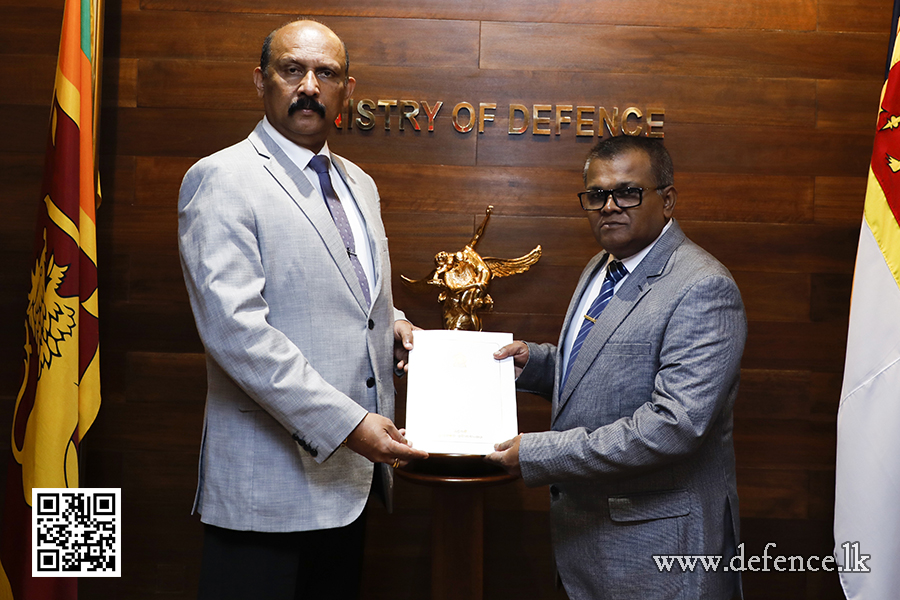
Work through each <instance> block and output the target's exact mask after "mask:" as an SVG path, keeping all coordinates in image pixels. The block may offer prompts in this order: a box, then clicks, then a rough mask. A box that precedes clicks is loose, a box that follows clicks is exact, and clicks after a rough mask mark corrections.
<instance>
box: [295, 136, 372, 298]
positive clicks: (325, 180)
mask: <svg viewBox="0 0 900 600" xmlns="http://www.w3.org/2000/svg"><path fill="white" fill-rule="evenodd" d="M330 162H331V161H330V160H328V157H327V156H323V155H321V154H316V155H315V156H313V157H312V160H310V161H309V166H311V167H312V168H313V170H314V171H315V172H316V173H318V174H319V184H321V186H322V195H323V196H325V204H326V205H327V206H328V211H329V212H330V213H331V218H332V219H334V224H335V226H336V227H337V230H338V233H340V234H341V239H342V240H343V241H344V247H345V248H346V249H347V256H348V257H350V264H351V265H353V270H354V271H355V272H356V278H357V279H359V285H360V286H362V292H363V295H364V296H365V297H366V305H367V306H370V305H371V304H372V298H371V295H370V293H369V280H368V279H366V272H365V271H363V267H362V263H361V262H359V257H357V256H356V245H355V244H354V243H353V232H352V231H350V222H349V221H348V220H347V213H345V212H344V207H343V206H342V205H341V201H340V199H339V198H338V196H337V193H335V191H334V187H333V186H332V185H331V176H330V175H329V174H328V163H330Z"/></svg>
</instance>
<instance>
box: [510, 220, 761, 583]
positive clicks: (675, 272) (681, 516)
mask: <svg viewBox="0 0 900 600" xmlns="http://www.w3.org/2000/svg"><path fill="white" fill-rule="evenodd" d="M606 256H607V255H606V253H600V254H598V255H597V256H595V257H594V258H593V259H592V260H591V262H590V263H589V264H588V266H587V268H585V270H584V273H582V276H581V279H580V281H579V282H578V287H577V288H576V291H575V295H574V297H573V298H572V302H571V304H570V305H569V311H568V314H567V315H566V320H565V325H564V327H563V334H562V335H563V336H564V335H565V332H566V331H567V329H568V327H569V326H570V324H571V323H572V321H573V319H576V320H577V316H576V315H573V314H572V313H573V311H574V310H575V307H576V306H577V304H578V300H579V298H580V297H581V294H582V293H583V292H584V290H585V288H586V286H587V285H588V283H589V282H590V281H591V277H592V276H593V274H594V273H595V271H596V270H597V269H598V268H599V267H600V266H602V265H603V264H604V263H605V261H606ZM576 326H580V325H576ZM746 333H747V325H746V317H745V315H744V307H743V303H742V302H741V296H740V292H739V291H738V288H737V286H736V285H735V283H734V280H733V279H732V278H731V275H730V274H729V272H728V270H727V269H725V267H724V266H722V265H721V264H720V263H719V262H718V261H716V259H715V258H713V257H712V256H711V255H710V254H708V253H707V252H705V251H704V250H702V249H701V248H700V247H699V246H697V245H696V244H694V243H693V242H691V241H690V240H688V239H687V238H686V237H685V235H684V233H683V232H682V230H681V228H680V227H679V226H678V223H673V224H672V226H671V227H670V228H669V230H668V231H667V232H666V233H665V234H664V235H663V236H662V237H661V238H660V239H659V241H658V242H657V243H656V245H655V246H654V247H653V248H652V250H651V251H650V252H649V253H648V254H647V256H645V257H644V259H643V260H642V261H641V263H640V264H639V265H638V267H637V268H636V269H635V272H634V273H632V274H631V275H630V276H629V277H628V278H627V279H626V280H625V281H624V282H623V283H622V286H621V287H620V289H619V290H618V291H617V292H616V295H615V296H614V297H613V298H612V300H611V301H610V303H609V304H608V305H607V307H606V309H605V310H604V312H603V313H602V314H601V315H600V317H599V318H598V319H597V323H596V325H594V327H593V329H592V330H591V332H590V334H589V335H588V338H587V340H586V341H585V343H584V345H583V346H582V348H581V350H580V352H579V353H578V356H577V357H576V359H575V362H574V364H573V365H572V367H571V372H570V374H569V378H568V380H567V381H566V387H565V389H563V390H562V391H560V390H559V389H558V382H559V381H560V376H561V372H560V370H561V366H562V360H561V358H560V356H559V352H558V350H557V347H556V346H553V345H550V344H544V345H535V344H529V351H530V353H529V361H528V364H527V365H526V366H525V369H524V371H523V372H522V374H521V376H520V377H519V379H518V381H517V387H518V388H519V389H521V390H525V391H531V392H533V393H538V394H542V395H544V396H546V397H549V398H551V399H552V402H553V406H552V419H553V420H552V431H549V432H543V433H535V434H525V435H524V436H522V440H521V443H520V448H519V460H520V463H521V467H522V476H523V478H524V479H525V482H526V484H528V485H532V486H534V485H546V484H552V485H551V487H550V493H551V522H552V535H553V543H554V553H555V555H556V561H557V568H558V570H559V574H560V577H561V579H562V581H563V584H564V585H565V587H566V591H567V592H568V594H569V597H570V598H571V599H572V600H581V599H588V598H590V599H595V598H629V599H632V598H633V599H635V600H637V599H640V600H648V599H653V598H659V599H660V600H662V599H665V600H674V599H685V600H696V599H698V598H704V599H710V598H715V599H720V598H731V597H732V593H735V590H736V589H738V588H739V586H740V584H739V581H740V580H739V574H735V573H725V572H723V571H722V570H721V567H722V566H724V564H725V561H727V560H728V557H729V555H730V554H733V553H734V551H735V543H736V542H735V540H737V539H739V520H738V498H737V489H736V485H735V461H734V445H733V441H732V407H733V405H734V400H735V397H736V395H737V389H738V379H739V373H740V361H741V354H742V352H743V348H744V341H745V339H746ZM562 339H563V338H562V337H561V338H560V340H561V341H560V345H561V344H562ZM676 554H693V555H700V554H702V555H717V554H720V555H724V556H725V559H723V564H722V565H720V567H719V572H718V573H704V572H703V569H702V568H700V567H699V566H698V567H697V569H696V570H695V571H694V572H693V573H691V572H687V573H682V572H681V570H680V569H679V568H678V566H677V565H676V566H675V567H673V568H672V571H671V572H665V573H660V572H659V570H658V569H657V567H656V562H655V561H654V559H653V555H676Z"/></svg>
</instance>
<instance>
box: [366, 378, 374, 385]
mask: <svg viewBox="0 0 900 600" xmlns="http://www.w3.org/2000/svg"><path fill="white" fill-rule="evenodd" d="M366 387H367V388H373V387H375V378H374V377H369V378H368V379H366Z"/></svg>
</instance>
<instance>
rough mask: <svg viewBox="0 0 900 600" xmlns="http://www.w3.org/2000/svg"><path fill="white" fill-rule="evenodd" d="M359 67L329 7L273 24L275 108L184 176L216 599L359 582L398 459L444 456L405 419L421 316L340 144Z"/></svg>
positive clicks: (187, 265) (257, 76)
mask: <svg viewBox="0 0 900 600" xmlns="http://www.w3.org/2000/svg"><path fill="white" fill-rule="evenodd" d="M348 68H349V65H348V57H347V53H346V48H345V46H344V44H343V42H342V41H341V40H340V38H338V37H337V35H335V34H334V32H332V31H331V30H330V29H328V28H327V27H325V26H324V25H322V24H320V23H317V22H312V21H303V20H301V21H295V22H292V23H290V24H288V25H285V26H283V27H281V28H279V29H277V30H275V31H273V32H272V34H270V35H269V37H268V38H267V39H266V41H265V43H264V45H263V52H262V58H261V61H260V66H259V67H258V68H257V69H256V70H255V71H254V73H253V77H254V82H255V84H256V89H257V92H258V94H259V96H260V98H262V100H263V104H264V107H265V114H266V117H265V119H263V120H262V121H261V122H260V124H259V125H258V126H257V127H256V129H255V130H254V131H253V132H252V133H251V134H250V136H249V137H248V138H247V139H246V140H244V141H242V142H240V143H238V144H236V145H234V146H232V147H230V148H226V149H225V150H222V151H220V152H217V153H216V154H213V155H212V156H209V157H207V158H205V159H203V160H201V161H200V162H198V163H197V164H196V165H194V166H193V167H192V168H191V169H190V170H189V171H188V173H187V175H186V176H185V178H184V182H183V183H182V187H181V193H180V196H179V202H178V214H179V248H180V251H181V258H182V266H183V270H184V276H185V281H186V284H187V289H188V293H189V296H190V300H191V307H192V309H193V312H194V317H195V320H196V323H197V329H198V330H199V333H200V337H201V339H202V341H203V344H204V347H205V349H206V356H207V378H208V384H209V390H208V393H207V400H206V414H205V419H204V429H203V440H202V445H201V456H200V473H199V485H198V489H197V496H196V500H195V505H194V508H195V510H197V511H199V512H200V513H201V515H202V521H203V523H205V535H204V555H203V564H202V568H201V583H200V597H201V598H217V599H221V598H239V599H242V598H266V599H267V600H271V599H276V600H277V599H280V598H284V599H288V598H290V599H293V598H351V597H355V596H357V595H358V588H359V579H360V572H361V560H362V546H363V532H364V527H365V521H364V519H363V517H362V516H361V515H363V514H364V513H363V511H364V508H365V505H366V501H367V499H368V497H369V495H370V490H373V489H374V490H379V491H380V495H381V496H383V498H384V500H385V501H386V502H387V503H388V505H389V504H390V498H391V489H392V471H391V469H390V468H388V466H387V465H393V466H394V467H397V466H399V465H400V464H403V463H404V462H405V461H407V460H409V459H412V458H425V457H427V454H425V453H424V452H421V451H418V450H414V449H412V448H411V447H410V446H409V445H408V444H407V443H406V439H405V438H404V435H403V433H404V432H403V431H402V430H400V431H398V430H397V428H396V427H395V426H394V424H393V423H392V418H393V412H394V388H393V368H395V367H397V368H400V369H402V368H404V366H405V364H404V361H405V353H406V352H407V351H408V349H409V348H410V347H411V345H412V338H411V335H412V325H411V324H410V323H409V322H407V321H405V320H404V317H403V313H401V312H400V311H398V310H396V309H395V308H394V306H393V300H392V296H391V290H390V282H391V275H390V261H389V258H388V247H387V238H386V237H385V232H384V226H383V224H382V222H381V215H380V199H379V196H378V192H377V190H376V188H375V184H374V182H373V181H372V179H371V178H370V177H369V176H368V175H366V174H365V173H364V172H363V171H362V170H361V169H360V168H359V167H357V166H356V165H355V164H353V163H351V162H350V161H348V160H346V159H343V158H341V157H339V156H337V155H335V154H332V153H331V152H330V151H329V149H328V145H327V143H326V138H327V136H328V133H329V132H330V131H331V130H332V129H334V124H333V123H334V120H335V118H336V117H337V116H338V115H339V114H340V112H341V110H342V109H343V108H344V107H345V106H346V104H347V102H348V99H349V97H350V95H351V94H352V91H353V87H354V85H355V83H356V82H355V80H354V79H353V78H352V77H349V74H348ZM395 351H396V356H395ZM395 360H396V361H398V362H395ZM373 463H384V464H375V465H374V467H373Z"/></svg>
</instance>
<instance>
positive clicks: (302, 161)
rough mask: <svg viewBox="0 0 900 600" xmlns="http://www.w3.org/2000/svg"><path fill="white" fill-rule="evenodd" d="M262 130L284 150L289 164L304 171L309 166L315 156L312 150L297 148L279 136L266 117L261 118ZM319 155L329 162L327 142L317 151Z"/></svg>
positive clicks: (297, 146)
mask: <svg viewBox="0 0 900 600" xmlns="http://www.w3.org/2000/svg"><path fill="white" fill-rule="evenodd" d="M263 129H264V130H265V132H266V133H268V134H269V137H271V138H272V139H273V140H274V141H275V143H276V144H278V147H279V148H281V149H282V150H284V153H285V154H287V156H288V158H290V159H291V162H293V163H294V164H295V165H297V166H298V167H300V168H301V169H305V168H306V167H307V166H309V161H311V160H312V158H313V156H315V153H314V152H313V151H312V150H309V149H308V148H304V147H303V146H299V145H297V144H295V143H294V142H292V141H291V140H289V139H287V138H286V137H284V136H283V135H281V133H279V132H278V130H277V129H275V127H273V126H272V124H271V123H269V119H268V117H263ZM319 154H321V155H323V156H327V157H328V160H329V161H331V151H330V150H329V149H328V142H325V144H324V145H323V146H322V149H321V150H319Z"/></svg>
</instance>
